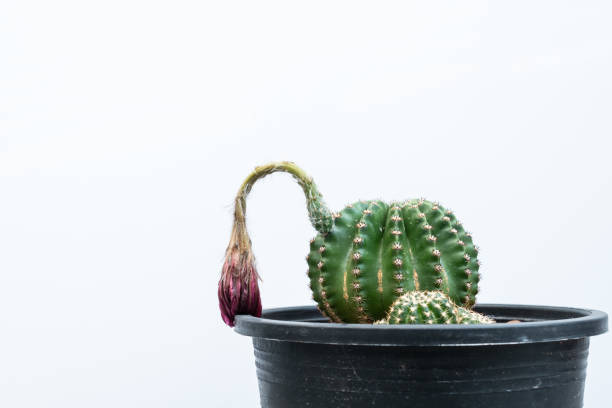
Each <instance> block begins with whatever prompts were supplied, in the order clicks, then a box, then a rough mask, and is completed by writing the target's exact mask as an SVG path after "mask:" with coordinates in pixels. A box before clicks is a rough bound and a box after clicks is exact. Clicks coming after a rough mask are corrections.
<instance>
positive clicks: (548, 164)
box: [0, 0, 612, 408]
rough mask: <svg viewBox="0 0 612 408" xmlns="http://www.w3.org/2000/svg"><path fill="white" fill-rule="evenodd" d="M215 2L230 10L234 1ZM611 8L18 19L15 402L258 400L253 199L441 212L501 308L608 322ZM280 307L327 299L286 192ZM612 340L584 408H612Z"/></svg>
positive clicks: (278, 233) (1, 387)
mask: <svg viewBox="0 0 612 408" xmlns="http://www.w3.org/2000/svg"><path fill="white" fill-rule="evenodd" d="M215 3H216V4H215ZM611 17H612V6H611V5H610V2H608V1H581V2H565V1H535V2H534V1H513V2H500V1H496V2H487V1H468V2H435V4H433V2H406V1H402V2H397V3H386V2H358V1H351V2H330V1H323V2H316V1H310V2H303V3H297V2H288V1H279V2H265V1H257V2H237V1H232V2H208V3H207V2H203V1H192V2H186V1H173V2H170V1H166V2H153V1H142V2H138V1H126V0H122V1H104V2H83V1H73V2H68V1H54V2H42V1H41V2H30V1H19V2H17V1H13V2H11V1H3V2H1V3H0V406H2V407H7V408H18V407H61V408H72V407H79V408H81V407H141V406H142V407H247V406H249V407H250V406H255V405H256V404H257V401H258V394H257V383H256V378H255V369H254V363H253V356H252V349H251V344H250V339H248V338H244V337H241V336H239V335H237V334H235V333H234V332H233V331H232V330H230V329H229V328H227V327H225V326H224V325H223V323H222V322H221V319H220V317H219V315H218V308H217V296H216V289H217V280H218V276H219V272H220V267H221V263H222V258H223V253H224V249H225V246H226V245H227V239H228V237H229V231H230V225H231V211H232V207H231V204H232V200H233V196H234V194H235V192H236V190H237V188H238V186H239V184H240V183H241V181H242V179H243V177H245V176H246V175H247V174H248V172H249V171H250V170H251V169H252V168H253V167H254V166H255V165H257V164H263V163H266V162H268V161H271V160H285V159H286V160H293V161H295V162H297V163H298V164H300V165H301V166H302V167H303V168H304V169H306V170H307V171H308V172H309V173H310V174H311V175H312V176H313V177H314V178H315V180H316V181H317V182H318V185H319V187H320V189H321V191H322V192H323V194H324V195H325V197H326V199H327V202H328V204H329V205H330V207H331V208H332V209H336V210H337V209H340V208H341V207H342V206H344V205H345V204H347V203H348V202H351V201H354V200H357V199H360V198H363V199H369V198H383V199H386V200H392V199H406V198H412V197H420V196H424V197H426V198H429V199H432V200H439V201H440V202H441V203H442V204H444V205H446V206H448V207H450V208H452V209H453V210H455V212H456V213H457V214H458V216H459V217H460V219H462V221H463V222H464V225H465V226H466V227H467V228H468V229H469V230H471V231H472V232H473V234H474V237H475V241H476V243H477V244H479V246H480V247H481V250H482V256H481V259H482V261H483V268H482V272H483V275H484V279H483V282H482V285H481V288H482V292H481V293H482V294H481V296H480V298H479V301H480V302H506V303H527V304H552V305H564V306H577V307H586V308H596V309H602V310H607V311H612V293H611V290H612V289H611V288H612V279H611V278H610V276H611V273H612V259H611V251H610V249H611V245H610V244H611V242H612V238H611V237H612V215H611V210H610V209H611V208H612V193H611V191H612V165H611V164H610V160H611V150H612V144H611V142H610V138H611V137H612V123H611V113H612V96H611V92H612V75H611V72H612V24H610V21H611ZM248 216H249V228H250V230H251V232H252V238H253V242H254V250H255V253H256V255H257V257H258V267H259V270H260V273H261V275H262V276H263V278H264V281H263V282H262V284H261V290H262V298H263V302H264V307H274V306H287V305H302V304H312V301H311V299H310V296H309V290H308V288H307V280H306V276H305V269H306V263H305V261H304V256H305V254H306V252H307V247H308V239H309V238H310V237H311V236H313V235H314V231H313V229H312V227H311V226H310V225H309V224H308V221H307V217H306V210H305V204H304V198H303V197H302V195H301V190H300V189H299V188H298V187H297V186H296V185H295V183H294V182H293V180H292V179H291V178H290V177H288V176H287V175H274V176H271V177H269V178H268V179H266V180H265V181H262V182H261V183H259V184H258V185H257V186H256V187H255V188H254V190H253V193H252V195H251V197H250V200H249V211H248ZM610 339H611V337H610V335H605V336H600V337H596V338H593V339H592V346H591V354H590V359H589V370H588V378H587V387H586V398H585V406H586V407H590V408H592V407H604V406H606V402H609V387H610V385H611V384H610V380H609V378H610V377H609V371H610V367H611V366H612V353H611V352H610V349H611V346H612V342H611V340H610Z"/></svg>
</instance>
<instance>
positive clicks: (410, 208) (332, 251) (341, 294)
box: [219, 162, 479, 325]
mask: <svg viewBox="0 0 612 408" xmlns="http://www.w3.org/2000/svg"><path fill="white" fill-rule="evenodd" d="M278 171H282V172H288V173H290V174H292V175H293V177H294V178H296V179H297V181H298V183H299V184H300V186H301V187H302V189H303V191H304V194H305V195H306V199H307V207H308V212H309V216H310V221H311V223H312V225H313V226H314V228H315V229H316V230H317V231H318V232H319V234H318V235H317V236H316V237H315V238H313V239H312V240H311V243H310V253H309V254H308V256H307V261H308V277H309V278H310V287H311V289H312V293H313V299H314V300H315V301H316V302H317V304H318V307H319V310H320V311H321V312H322V313H323V314H324V315H325V316H327V317H329V318H330V319H331V320H332V321H335V322H344V323H373V322H375V321H377V320H380V319H382V318H384V317H385V316H386V315H387V313H388V311H389V308H390V307H391V305H392V304H393V302H395V301H396V300H397V299H398V298H399V297H400V296H402V295H404V294H405V293H408V292H413V291H441V292H444V293H445V294H447V295H448V296H449V297H450V299H451V300H452V301H453V302H455V303H457V304H458V305H462V306H463V307H465V308H467V309H469V308H471V307H472V306H473V305H474V303H475V301H476V294H477V293H478V282H479V272H478V270H479V262H478V261H477V259H476V258H477V252H478V249H477V247H475V246H474V244H473V242H472V238H471V235H470V234H469V233H467V232H465V230H464V229H463V227H462V225H461V223H460V222H459V221H457V219H456V218H455V216H454V215H453V213H452V212H451V211H449V210H446V209H445V208H443V207H442V206H441V205H439V204H437V203H433V202H430V201H426V200H424V199H419V200H410V201H404V202H392V203H391V204H386V203H384V202H382V201H379V200H373V201H360V202H356V203H354V204H350V205H348V206H347V207H345V208H344V209H343V210H342V211H341V212H339V213H335V214H332V213H331V212H330V211H329V210H328V208H327V207H326V205H325V203H324V201H323V198H322V196H321V194H320V193H319V191H318V189H317V187H316V185H315V184H314V182H313V180H312V178H310V177H308V176H307V175H306V174H305V173H304V172H303V171H302V170H301V169H300V168H299V167H297V166H296V165H295V164H293V163H290V162H279V163H271V164H268V165H266V166H261V167H257V168H256V169H255V171H254V172H253V173H251V175H249V177H247V179H246V180H245V181H244V183H243V184H242V186H241V188H240V190H239V191H238V195H237V196H236V200H235V211H234V228H233V230H232V236H231V239H230V245H229V246H228V249H227V252H226V262H225V265H224V268H223V271H224V272H223V275H222V278H221V281H220V282H219V300H220V307H221V311H222V315H223V318H224V320H225V321H226V323H228V324H230V325H231V324H233V318H234V315H235V314H241V313H250V314H254V315H258V313H260V310H261V307H260V304H259V305H258V304H257V300H259V290H258V288H257V285H256V283H257V273H256V272H255V267H254V256H253V254H252V252H251V242H250V239H249V237H248V234H247V232H246V221H245V211H246V196H247V195H248V193H249V192H250V190H251V188H252V186H253V184H254V183H255V181H257V180H258V179H260V178H262V177H264V176H266V175H268V174H271V173H274V172H278ZM242 271H245V272H242ZM243 275H244V276H243ZM236 288H240V289H239V290H237V289H236ZM255 295H256V296H255Z"/></svg>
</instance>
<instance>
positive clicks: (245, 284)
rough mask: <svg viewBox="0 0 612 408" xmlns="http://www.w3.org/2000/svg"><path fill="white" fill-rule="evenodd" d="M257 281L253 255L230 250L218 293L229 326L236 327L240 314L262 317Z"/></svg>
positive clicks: (221, 309) (224, 319) (222, 311)
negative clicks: (236, 319) (235, 319)
mask: <svg viewBox="0 0 612 408" xmlns="http://www.w3.org/2000/svg"><path fill="white" fill-rule="evenodd" d="M257 279H259V277H258V275H257V271H256V270H255V265H254V262H253V257H252V255H251V254H248V253H247V254H240V253H239V251H237V250H236V249H233V250H232V249H230V250H228V254H227V256H226V258H225V263H224V264H223V270H222V272H221V279H220V280H219V291H218V295H219V309H220V311H221V317H222V318H223V321H224V322H225V323H226V324H227V325H228V326H230V327H233V326H234V318H235V317H236V315H239V314H250V315H253V316H256V317H260V316H261V297H260V295H259V286H258V284H257Z"/></svg>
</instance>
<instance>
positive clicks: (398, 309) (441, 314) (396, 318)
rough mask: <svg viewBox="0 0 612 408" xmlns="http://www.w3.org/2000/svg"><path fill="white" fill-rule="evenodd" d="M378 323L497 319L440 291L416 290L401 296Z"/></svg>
mask: <svg viewBox="0 0 612 408" xmlns="http://www.w3.org/2000/svg"><path fill="white" fill-rule="evenodd" d="M375 323H376V324H490V323H495V320H493V319H490V318H489V317H487V316H485V315H482V314H480V313H477V312H474V311H471V310H468V309H466V308H464V307H461V306H457V305H456V304H454V303H453V301H452V300H450V299H449V298H448V296H446V295H445V294H444V293H442V292H440V291H414V292H409V293H406V294H404V295H402V296H400V297H399V298H398V299H397V300H396V301H395V302H393V304H392V305H391V308H390V309H389V312H388V314H387V316H386V317H385V318H383V319H381V320H379V321H377V322H375Z"/></svg>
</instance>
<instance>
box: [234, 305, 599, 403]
mask: <svg viewBox="0 0 612 408" xmlns="http://www.w3.org/2000/svg"><path fill="white" fill-rule="evenodd" d="M477 310H478V311H479V312H482V313H485V314H487V315H489V316H492V317H493V318H495V319H496V320H497V321H498V322H500V323H497V324H492V325H367V324H336V323H327V322H325V320H324V318H323V317H322V316H321V315H320V313H319V312H318V311H317V310H316V309H315V308H314V307H296V308H283V309H272V310H267V311H264V313H263V316H262V318H255V317H252V316H238V317H237V319H236V331H237V332H238V333H240V334H244V335H248V336H251V337H253V346H254V350H255V365H256V370H257V377H258V380H259V392H260V400H261V406H262V407H264V408H281V407H282V408H288V407H291V408H299V407H317V408H318V407H351V408H359V407H410V408H421V407H422V408H437V407H445V408H463V407H465V408H480V407H482V408H485V407H486V408H492V407H495V408H505V407H508V408H516V407H521V408H531V407H533V408H536V407H537V408H548V407H550V408H577V407H582V401H583V394H584V384H585V378H586V367H587V355H588V348H589V336H592V335H596V334H600V333H603V332H605V331H607V315H606V314H605V313H603V312H599V311H594V310H585V309H569V308H558V307H543V306H514V305H480V306H478V307H477ZM515 319H517V320H520V321H521V322H523V323H518V324H506V323H504V322H505V321H509V320H515Z"/></svg>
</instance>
